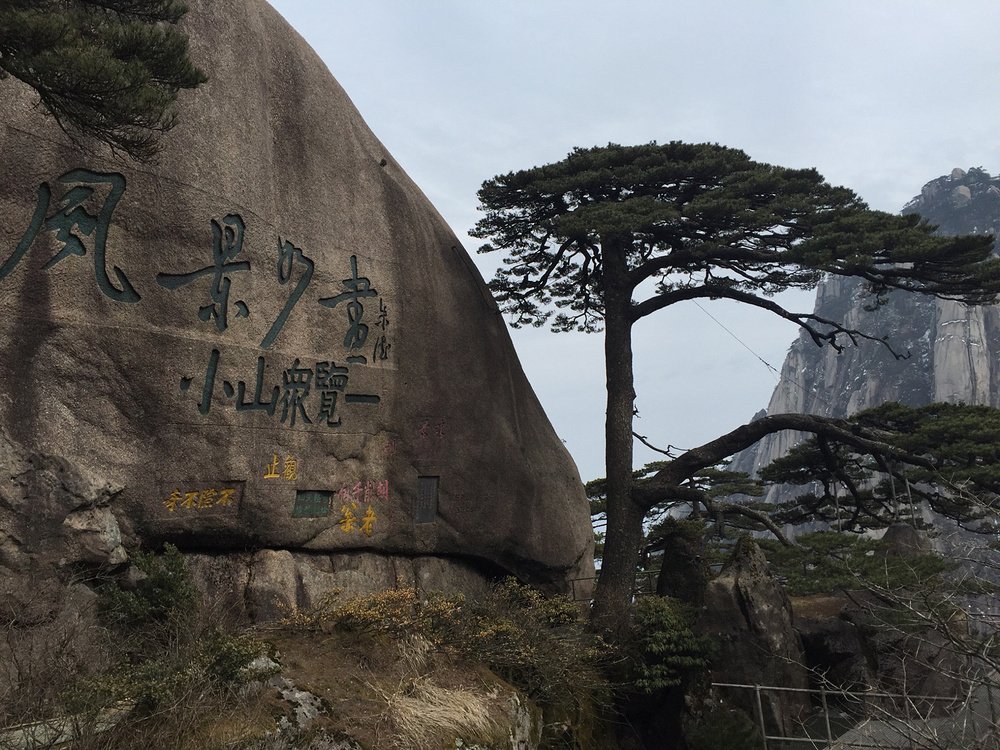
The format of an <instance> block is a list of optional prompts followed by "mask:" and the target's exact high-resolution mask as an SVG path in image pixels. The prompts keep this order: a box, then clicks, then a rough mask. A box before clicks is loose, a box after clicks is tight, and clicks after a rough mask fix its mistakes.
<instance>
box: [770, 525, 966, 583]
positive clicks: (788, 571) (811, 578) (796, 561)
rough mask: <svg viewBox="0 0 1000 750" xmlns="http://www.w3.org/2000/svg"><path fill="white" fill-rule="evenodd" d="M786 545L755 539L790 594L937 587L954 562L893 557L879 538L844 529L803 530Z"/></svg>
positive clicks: (925, 557)
mask: <svg viewBox="0 0 1000 750" xmlns="http://www.w3.org/2000/svg"><path fill="white" fill-rule="evenodd" d="M796 542H797V545H796V546H792V547H788V546H784V545H781V544H778V543H777V542H775V541H774V540H770V539H761V540H758V544H759V545H760V547H761V549H762V550H764V553H765V555H766V556H767V561H768V564H769V566H770V569H771V573H772V575H774V576H775V577H776V578H777V579H778V580H779V581H780V582H781V583H782V585H783V586H784V587H785V590H786V591H787V592H788V593H789V594H791V595H792V596H805V595H808V594H820V593H831V592H834V591H856V590H859V589H864V588H872V587H875V588H879V589H888V590H894V591H904V590H906V591H912V590H916V589H924V590H927V589H928V587H930V586H932V585H933V586H934V587H935V588H937V587H938V582H939V581H940V580H941V576H942V575H943V574H945V573H947V572H949V571H951V570H954V569H955V567H956V565H955V564H953V563H950V562H948V561H946V560H944V559H942V558H941V557H939V556H938V555H933V554H925V555H916V554H915V555H906V556H902V555H893V554H890V552H889V550H888V548H887V546H886V544H885V543H884V542H882V541H881V540H877V539H869V538H867V537H861V536H857V535H855V534H849V533H838V532H836V531H819V532H815V533H812V534H803V535H802V536H800V537H798V539H797V540H796Z"/></svg>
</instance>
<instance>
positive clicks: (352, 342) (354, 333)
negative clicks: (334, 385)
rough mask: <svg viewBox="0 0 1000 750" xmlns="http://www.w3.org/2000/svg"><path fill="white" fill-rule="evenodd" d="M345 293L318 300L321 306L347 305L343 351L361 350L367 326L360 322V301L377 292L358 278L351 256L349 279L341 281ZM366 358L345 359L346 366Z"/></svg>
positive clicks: (364, 279)
mask: <svg viewBox="0 0 1000 750" xmlns="http://www.w3.org/2000/svg"><path fill="white" fill-rule="evenodd" d="M343 284H344V287H345V288H346V289H347V291H346V292H343V293H341V294H338V295H336V296H335V297H324V298H323V299H321V300H319V303H320V304H321V305H325V306H326V307H336V306H337V305H339V304H340V303H341V302H346V303H347V323H348V328H347V335H346V336H345V337H344V348H345V349H361V348H362V347H363V346H364V345H365V340H366V339H367V338H368V326H367V325H365V324H364V323H362V322H361V318H362V316H363V315H364V314H365V308H364V306H363V305H362V304H361V300H362V299H363V298H365V297H377V296H378V292H377V291H375V290H374V289H372V287H371V282H370V281H369V280H368V279H366V278H365V277H363V276H360V277H359V276H358V257H357V256H356V255H352V256H351V278H349V279H344V280H343ZM367 361H368V360H367V358H366V357H364V356H360V355H355V356H351V357H348V358H347V362H348V364H353V363H355V362H357V363H361V364H363V363H365V362H367Z"/></svg>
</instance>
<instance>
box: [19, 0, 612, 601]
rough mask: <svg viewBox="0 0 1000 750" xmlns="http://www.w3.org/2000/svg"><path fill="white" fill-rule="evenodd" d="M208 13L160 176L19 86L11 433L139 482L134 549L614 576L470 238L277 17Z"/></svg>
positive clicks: (212, 7) (127, 507) (214, 6)
mask: <svg viewBox="0 0 1000 750" xmlns="http://www.w3.org/2000/svg"><path fill="white" fill-rule="evenodd" d="M190 6H191V10H190V13H189V14H188V16H187V17H186V18H185V19H184V30H185V31H186V32H187V33H188V34H189V35H190V37H191V53H192V57H193V58H194V59H195V61H196V62H197V64H198V65H199V66H200V67H202V68H203V69H204V70H205V71H206V72H207V73H208V75H209V82H208V83H207V84H205V85H203V86H202V87H201V88H199V89H197V90H195V91H185V92H182V93H181V96H180V105H179V112H180V123H179V125H178V126H177V127H176V128H175V129H174V130H173V131H171V132H170V133H169V134H167V135H166V136H165V137H164V138H163V140H162V144H163V147H164V149H163V153H162V155H161V157H160V159H159V162H158V163H157V164H156V165H154V166H143V165H137V164H135V163H133V162H127V161H125V160H123V159H120V158H117V157H115V156H114V155H113V154H111V153H110V152H109V151H108V150H107V148H106V147H104V146H101V145H99V144H90V143H83V144H73V143H72V142H70V141H69V140H68V139H67V137H66V136H65V135H64V134H63V133H62V132H61V131H60V130H59V128H58V127H57V126H56V124H55V123H54V121H53V120H52V119H51V118H49V117H47V116H45V115H44V113H43V112H42V111H41V110H40V108H38V107H36V106H35V101H36V97H35V95H34V93H33V92H32V91H31V90H30V89H28V88H27V87H25V86H23V85H21V84H20V83H18V82H16V81H14V80H12V79H8V80H6V81H4V82H2V83H0V125H2V127H0V169H2V174H3V175H4V179H3V181H2V182H0V307H2V315H0V378H2V379H0V389H2V390H0V428H2V430H3V432H4V433H5V434H6V435H7V436H8V437H9V438H10V439H11V440H13V441H14V442H16V443H18V444H20V445H22V446H24V448H25V450H28V451H31V452H38V453H41V454H45V455H51V456H58V457H60V458H61V459H65V460H68V461H70V462H72V463H73V465H75V466H77V467H79V469H80V471H83V472H85V473H87V474H89V475H93V476H96V477H100V478H101V480H102V481H104V482H107V483H108V484H109V486H114V487H120V488H122V489H121V491H120V492H118V494H116V495H115V497H114V499H113V501H112V502H111V504H110V508H111V510H112V512H113V513H114V516H115V518H116V519H117V522H118V525H119V526H120V528H121V534H122V539H123V543H124V544H125V546H126V547H128V546H130V545H135V544H137V543H144V544H155V543H158V542H162V541H169V542H173V543H175V544H177V545H178V546H180V547H181V548H182V549H188V550H198V551H200V552H217V551H224V550H231V551H237V550H246V551H249V552H253V551H254V550H261V549H276V550H287V551H293V552H294V551H302V552H311V553H333V554H341V553H346V552H351V551H368V552H372V553H378V554H383V555H384V554H388V555H397V556H412V557H414V558H416V557H426V556H428V555H430V556H445V557H454V558H458V559H461V560H465V561H468V562H471V563H474V564H479V565H482V566H484V567H486V568H487V569H490V570H494V571H497V572H500V571H507V572H510V573H513V574H516V575H518V576H521V577H522V578H524V579H526V580H528V581H531V582H534V583H536V584H541V585H549V586H551V587H552V588H555V589H564V590H565V589H567V588H568V585H569V584H568V582H569V581H570V580H571V579H574V578H583V577H587V576H589V575H591V574H592V572H593V562H592V544H593V542H592V531H591V527H590V521H589V513H588V508H587V502H586V499H585V497H584V493H583V488H582V485H581V483H580V479H579V475H578V473H577V471H576V468H575V466H574V465H573V463H572V460H571V459H570V457H569V455H568V453H567V452H566V450H565V448H564V447H563V445H562V443H561V441H560V440H559V439H558V438H557V436H556V435H555V434H554V432H553V430H552V428H551V426H550V424H549V422H548V420H547V419H546V417H545V415H544V413H543V411H542V409H541V407H540V405H539V403H538V401H537V399H536V398H535V395H534V394H533V392H532V391H531V388H530V386H529V385H528V383H527V381H526V379H525V377H524V374H523V372H522V370H521V367H520V365H519V363H518V361H517V359H516V356H515V354H514V351H513V347H512V345H511V342H510V339H509V336H508V334H507V331H506V328H505V325H504V323H503V320H502V318H501V316H500V314H499V312H498V310H497V308H496V306H495V304H494V302H493V300H492V298H491V297H490V295H489V292H488V291H487V290H486V288H485V286H484V284H483V281H482V279H481V277H480V275H479V273H478V272H477V271H476V269H475V267H474V266H473V264H472V262H471V261H470V259H469V257H468V255H467V254H466V252H465V251H464V250H463V249H462V247H461V246H460V244H459V242H458V240H457V239H456V237H455V236H454V234H453V233H452V232H451V231H450V229H449V228H448V227H447V226H446V224H445V222H444V221H443V220H442V218H441V217H440V216H439V215H438V213H437V212H436V211H435V210H434V208H433V207H432V206H431V205H430V203H429V202H428V201H427V199H426V198H425V197H424V195H423V194H422V193H421V192H420V190H419V189H418V188H417V187H416V186H415V185H414V184H413V182H412V181H411V180H410V179H409V178H408V177H407V176H406V175H405V174H404V173H403V171H402V170H401V169H400V168H399V166H398V165H397V164H396V162H395V161H394V160H393V158H392V157H391V156H390V155H389V154H388V153H387V152H386V150H385V148H384V147H383V146H382V144H381V143H379V141H378V140H377V139H376V138H375V136H374V135H373V134H372V133H371V131H370V130H369V129H368V127H367V126H366V125H365V123H364V121H363V120H362V118H361V116H360V115H359V113H358V112H357V110H356V109H355V108H354V106H353V105H352V104H351V102H350V100H349V99H348V97H347V95H346V94H345V93H344V91H343V90H342V89H341V88H340V86H339V85H338V84H337V82H336V81H335V80H334V79H333V77H332V76H331V75H330V73H329V71H327V69H326V68H325V66H324V65H323V63H322V62H321V61H320V60H319V58H318V57H317V56H316V54H315V53H314V52H313V51H312V50H311V49H310V48H309V46H308V45H307V44H306V43H305V42H304V41H303V40H302V39H301V38H300V37H299V36H298V35H297V34H296V33H295V32H294V31H293V30H292V29H291V27H289V26H288V24H287V23H285V21H284V20H283V19H281V17H280V16H279V15H278V14H277V13H276V12H275V11H274V10H273V9H272V8H271V7H270V6H269V5H267V4H266V3H265V2H263V0H212V2H209V0H195V1H194V2H192V3H190ZM8 541H9V542H10V543H11V544H13V545H15V546H16V545H17V543H18V540H16V539H11V540H8Z"/></svg>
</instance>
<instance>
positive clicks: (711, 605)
mask: <svg viewBox="0 0 1000 750" xmlns="http://www.w3.org/2000/svg"><path fill="white" fill-rule="evenodd" d="M696 630H697V631H698V632H699V633H700V634H702V635H707V636H709V637H710V638H711V639H712V640H713V642H714V643H715V644H716V646H717V649H718V650H717V652H716V654H715V656H714V661H713V664H712V667H711V675H712V681H713V682H728V683H736V684H746V685H776V686H780V687H784V688H800V689H804V688H807V687H808V678H807V673H806V668H805V666H804V662H803V653H802V643H801V641H800V640H799V635H798V633H797V632H796V631H795V628H794V627H793V623H792V607H791V603H790V601H789V599H788V595H787V594H786V593H785V591H784V589H783V588H782V587H781V585H780V584H779V583H778V582H777V581H775V580H774V579H773V578H772V577H771V575H770V573H769V571H768V567H767V560H766V559H765V558H764V555H763V553H762V552H761V551H760V548H759V547H758V546H757V545H756V544H754V543H753V542H751V541H749V540H747V539H742V540H740V541H739V542H738V543H737V545H736V548H735V550H734V552H733V555H732V558H731V560H730V562H729V563H728V564H727V565H726V567H725V568H723V570H722V572H721V573H720V574H719V575H718V576H717V577H716V578H714V579H713V580H711V581H709V583H708V585H707V587H706V589H705V594H704V608H703V611H702V613H701V615H700V617H699V618H698V621H697V624H696ZM722 693H723V696H724V702H725V703H728V704H730V705H733V706H736V707H738V708H740V709H741V710H743V711H744V712H746V714H747V715H748V716H752V717H756V716H757V713H758V711H757V705H756V703H755V696H754V693H753V692H752V691H750V690H745V689H737V688H723V689H722ZM761 703H762V708H763V711H764V721H765V723H766V725H767V727H768V731H769V732H772V733H774V734H783V735H788V736H792V735H793V734H794V730H796V729H797V728H798V727H799V726H800V722H801V721H802V719H804V718H805V716H806V714H807V712H808V710H809V699H808V697H807V695H806V694H805V693H794V692H775V691H767V690H765V691H762V692H761Z"/></svg>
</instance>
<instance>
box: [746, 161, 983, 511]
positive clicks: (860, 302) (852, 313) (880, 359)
mask: <svg viewBox="0 0 1000 750" xmlns="http://www.w3.org/2000/svg"><path fill="white" fill-rule="evenodd" d="M913 212H916V213H919V214H920V215H921V216H923V217H924V218H925V219H927V220H928V221H930V222H931V223H932V224H934V225H936V226H938V231H939V232H941V233H944V234H949V235H958V234H968V233H993V234H997V235H1000V177H992V176H990V175H989V174H988V173H987V172H985V171H983V170H982V169H970V170H968V171H967V172H966V171H965V170H962V169H955V170H953V171H952V172H951V174H949V175H946V176H943V177H939V178H937V179H935V180H932V181H931V182H928V183H927V184H926V185H924V187H923V189H922V190H921V192H920V195H918V196H917V197H915V198H914V199H913V200H911V201H910V202H909V203H908V204H907V205H906V206H905V207H904V209H903V213H913ZM859 291H860V287H859V283H858V282H857V281H854V280H849V279H841V278H831V279H829V280H827V281H825V282H823V283H822V284H821V285H820V287H819V289H818V292H817V297H816V312H817V314H819V315H821V316H823V317H826V318H831V319H833V320H842V321H845V324H846V325H847V326H849V327H853V328H857V329H859V330H862V331H865V332H867V333H872V334H875V335H876V336H879V337H881V336H886V337H887V338H888V341H889V342H890V344H891V345H892V348H893V349H894V350H895V351H896V352H897V353H899V354H902V355H907V354H908V355H909V356H908V358H906V359H897V358H896V357H895V356H894V355H893V353H892V352H891V351H889V349H887V348H886V347H885V346H883V345H881V344H879V343H877V342H871V341H861V342H860V344H859V345H858V346H856V347H855V346H848V347H846V348H845V349H844V351H843V352H840V353H837V352H836V351H834V350H833V349H831V348H829V347H824V348H819V347H817V346H816V345H815V344H814V343H813V342H812V341H811V339H809V337H808V336H806V335H805V334H802V335H800V336H799V338H798V340H797V341H796V342H795V343H793V344H792V346H791V348H790V349H789V351H788V355H787V357H786V358H785V362H784V365H783V366H782V371H781V382H780V384H779V385H778V386H777V387H776V388H775V390H774V394H773V395H772V396H771V401H770V403H769V404H768V407H767V413H768V414H782V413H786V412H798V413H804V414H819V415H823V416H833V417H844V416H848V415H850V414H853V413H854V412H857V411H860V410H862V409H867V408H870V407H873V406H878V405H879V404H882V403H885V402H887V401H900V402H902V403H904V404H908V405H910V406H919V405H922V404H929V403H933V402H936V401H947V402H951V403H957V402H960V401H961V402H965V403H967V404H989V405H991V406H997V407H1000V364H998V362H1000V308H998V307H997V306H987V307H978V308H970V307H966V306H965V305H962V304H961V303H959V302H951V301H944V300H935V299H932V298H930V297H925V296H923V295H918V294H905V293H900V292H894V293H892V294H890V295H889V302H888V304H886V305H885V306H883V307H880V308H878V309H877V310H874V311H871V310H865V304H866V300H865V299H864V298H861V297H859ZM799 440H800V437H799V436H798V435H796V434H794V433H780V434H777V435H772V436H769V437H768V438H766V439H765V440H762V441H761V442H760V443H759V444H758V445H757V446H755V447H753V448H750V449H748V450H746V451H744V452H743V453H741V454H739V456H737V457H736V459H735V460H734V464H733V468H735V469H737V470H740V471H748V472H756V471H757V470H758V469H760V468H761V467H762V466H766V465H767V464H769V463H770V462H771V461H773V460H774V459H775V458H777V457H779V456H781V455H784V454H785V453H786V452H787V451H788V450H789V448H791V447H792V446H793V445H794V444H795V443H797V442H799ZM768 499H770V500H772V501H779V500H782V499H787V498H786V497H785V495H784V490H783V489H782V488H780V487H775V488H772V489H771V491H770V493H769V495H768Z"/></svg>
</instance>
